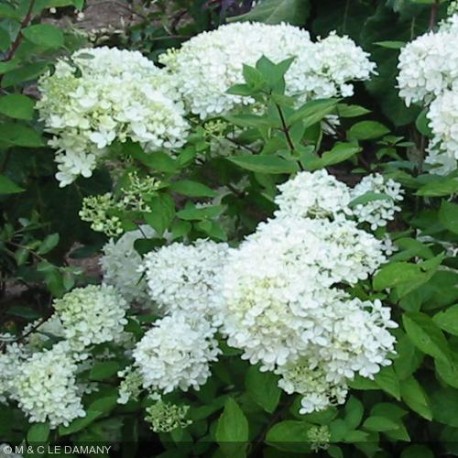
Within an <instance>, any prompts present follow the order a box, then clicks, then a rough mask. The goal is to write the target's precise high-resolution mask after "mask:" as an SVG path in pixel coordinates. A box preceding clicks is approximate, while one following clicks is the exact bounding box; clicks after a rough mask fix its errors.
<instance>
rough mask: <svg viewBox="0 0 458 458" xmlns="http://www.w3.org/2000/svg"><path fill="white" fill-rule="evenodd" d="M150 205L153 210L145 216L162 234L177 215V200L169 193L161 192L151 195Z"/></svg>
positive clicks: (159, 233)
mask: <svg viewBox="0 0 458 458" xmlns="http://www.w3.org/2000/svg"><path fill="white" fill-rule="evenodd" d="M148 206H149V208H150V210H151V211H150V212H149V213H144V214H143V216H144V218H145V220H146V222H147V223H148V224H149V225H150V226H151V227H152V228H153V229H154V230H155V231H156V232H157V233H158V235H162V234H163V233H164V231H165V230H166V229H168V227H169V226H170V224H171V223H172V221H173V218H174V217H175V202H174V201H173V199H172V197H171V196H169V195H168V194H164V193H161V194H159V195H157V196H153V197H151V198H150V200H149V203H148Z"/></svg>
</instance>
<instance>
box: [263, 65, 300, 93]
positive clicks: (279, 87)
mask: <svg viewBox="0 0 458 458" xmlns="http://www.w3.org/2000/svg"><path fill="white" fill-rule="evenodd" d="M294 59H295V58H294V57H290V58H288V59H285V60H283V61H281V62H279V63H274V62H272V61H271V60H269V59H268V58H267V57H265V56H262V57H261V58H260V59H259V60H258V61H257V62H256V69H257V70H259V72H260V73H261V75H262V78H263V79H264V80H265V81H266V82H267V84H268V86H269V88H270V89H272V90H273V91H274V92H281V93H282V94H283V92H284V89H285V79H284V76H285V74H286V72H287V71H288V70H289V68H290V67H291V64H292V63H293V61H294ZM277 96H278V94H277Z"/></svg>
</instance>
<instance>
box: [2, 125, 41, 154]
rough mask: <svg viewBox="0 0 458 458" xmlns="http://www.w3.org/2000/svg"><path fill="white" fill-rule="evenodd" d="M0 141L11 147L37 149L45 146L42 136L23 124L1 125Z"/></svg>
mask: <svg viewBox="0 0 458 458" xmlns="http://www.w3.org/2000/svg"><path fill="white" fill-rule="evenodd" d="M0 141H2V142H5V143H6V144H9V145H14V146H24V147H27V148H36V147H40V146H44V143H43V140H42V138H41V136H40V134H39V133H38V132H37V131H35V130H33V129H32V128H31V127H28V126H24V125H23V124H15V123H11V122H5V123H2V124H1V125H0Z"/></svg>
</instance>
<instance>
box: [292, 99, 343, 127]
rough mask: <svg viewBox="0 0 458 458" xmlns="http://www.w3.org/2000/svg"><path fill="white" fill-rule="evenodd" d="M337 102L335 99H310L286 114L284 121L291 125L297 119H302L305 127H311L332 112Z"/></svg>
mask: <svg viewBox="0 0 458 458" xmlns="http://www.w3.org/2000/svg"><path fill="white" fill-rule="evenodd" d="M337 102H338V100H337V99H322V100H321V99H320V100H312V101H310V102H307V103H305V104H304V105H302V106H301V107H300V108H298V109H297V110H296V111H294V112H293V113H292V114H291V115H290V116H288V117H287V119H286V122H287V123H288V125H290V126H291V125H292V124H294V123H295V122H297V121H302V122H303V125H304V127H305V128H308V127H311V126H313V125H314V124H317V123H319V122H320V121H321V120H322V119H324V118H325V117H326V115H328V114H330V113H332V112H334V111H335V109H336V105H337Z"/></svg>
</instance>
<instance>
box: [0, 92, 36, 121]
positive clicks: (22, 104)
mask: <svg viewBox="0 0 458 458" xmlns="http://www.w3.org/2000/svg"><path fill="white" fill-rule="evenodd" d="M33 107H34V102H33V100H32V99H31V98H30V97H27V96H25V95H21V94H9V95H4V96H3V97H0V113H2V114H4V115H6V116H9V117H10V118H16V119H24V120H31V119H32V118H33Z"/></svg>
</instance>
